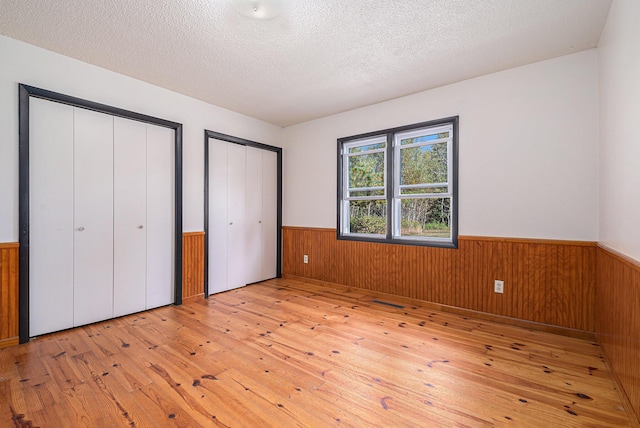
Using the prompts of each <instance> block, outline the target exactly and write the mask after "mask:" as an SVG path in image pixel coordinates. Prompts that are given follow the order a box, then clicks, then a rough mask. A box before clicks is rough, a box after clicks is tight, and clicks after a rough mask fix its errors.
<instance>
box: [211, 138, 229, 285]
mask: <svg viewBox="0 0 640 428" xmlns="http://www.w3.org/2000/svg"><path fill="white" fill-rule="evenodd" d="M208 144H209V159H208V161H209V229H208V230H209V248H208V258H209V260H208V263H209V277H208V278H209V294H214V293H220V292H221V291H225V290H227V288H228V287H227V283H228V275H227V271H228V263H229V257H228V254H227V241H228V233H229V222H228V221H227V210H228V206H229V205H228V203H227V198H228V184H229V179H228V176H227V174H228V171H229V168H228V164H227V157H228V152H229V150H228V146H229V143H227V142H224V141H220V140H215V139H213V138H210V139H209V143H208Z"/></svg>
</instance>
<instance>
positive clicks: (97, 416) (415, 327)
mask: <svg viewBox="0 0 640 428" xmlns="http://www.w3.org/2000/svg"><path fill="white" fill-rule="evenodd" d="M372 299H373V298H372V297H371V296H367V295H364V294H359V293H355V292H347V293H345V292H342V291H338V290H333V289H328V288H323V287H320V286H317V285H311V284H305V283H302V282H298V281H293V280H272V281H267V282H264V283H260V284H254V285H250V286H247V287H245V288H242V289H239V290H234V291H230V292H226V293H222V294H219V295H216V296H213V297H212V298H210V299H209V300H208V301H206V300H204V299H199V300H196V301H190V302H188V303H186V304H184V305H183V306H180V307H165V308H160V309H155V310H152V311H148V312H144V313H140V314H136V315H131V316H127V317H123V318H119V319H116V320H111V321H107V322H103V323H99V324H94V325H90V326H86V327H81V328H77V329H73V330H69V331H65V332H61V333H56V334H51V335H47V336H43V337H41V338H39V339H36V340H33V341H31V342H30V343H28V344H25V345H20V346H17V347H14V348H9V349H6V350H4V351H0V406H1V407H0V426H3V427H4V426H7V427H9V426H14V427H31V426H33V427H36V426H39V427H81V426H87V427H117V426H147V427H158V426H193V427H198V426H233V427H237V426H246V427H268V426H276V427H290V426H305V427H330V426H336V427H338V426H340V427H341V426H349V427H351V426H352V427H374V426H375V427H402V426H407V427H439V426H442V427H451V426H471V427H476V426H513V427H526V426H531V427H560V426H561V427H585V426H602V427H606V426H615V427H620V426H631V420H629V419H627V415H626V414H625V412H624V410H623V406H622V404H621V401H620V399H619V396H618V393H617V391H616V390H615V386H614V382H613V381H612V378H611V374H610V373H609V371H608V369H607V367H606V365H605V364H604V362H603V361H602V358H601V349H600V347H599V346H598V345H597V344H594V343H591V342H589V341H584V340H579V339H572V338H567V337H562V336H556V335H552V334H549V333H541V332H533V331H529V330H525V329H521V328H517V327H511V326H506V325H501V324H494V323H490V322H486V321H479V320H474V319H467V318H464V317H462V316H459V315H453V314H449V313H442V312H436V311H433V310H429V309H426V308H421V307H414V306H411V305H409V306H406V307H405V308H404V309H398V308H394V307H390V306H385V305H381V304H377V303H373V302H372Z"/></svg>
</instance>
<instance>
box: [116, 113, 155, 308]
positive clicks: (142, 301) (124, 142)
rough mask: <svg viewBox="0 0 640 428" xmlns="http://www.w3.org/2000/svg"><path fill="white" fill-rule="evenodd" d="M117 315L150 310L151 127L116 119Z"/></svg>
mask: <svg viewBox="0 0 640 428" xmlns="http://www.w3.org/2000/svg"><path fill="white" fill-rule="evenodd" d="M114 121H115V123H114V140H113V141H114V147H113V149H114V150H113V153H114V159H113V169H114V171H115V173H114V204H113V213H114V219H115V221H114V224H113V233H114V247H115V248H114V258H115V260H114V264H113V277H114V281H113V315H114V316H116V317H117V316H120V315H125V314H130V313H134V312H139V311H143V310H144V309H145V308H146V287H145V286H144V285H145V284H146V282H147V258H146V254H147V228H146V225H147V204H146V199H147V180H146V170H145V169H146V164H147V127H146V125H145V124H144V123H141V122H136V121H133V120H127V119H123V118H120V117H116V118H114Z"/></svg>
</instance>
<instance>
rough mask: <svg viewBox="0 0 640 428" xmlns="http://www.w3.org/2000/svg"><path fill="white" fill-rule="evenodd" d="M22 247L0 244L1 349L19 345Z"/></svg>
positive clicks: (13, 244)
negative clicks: (19, 290) (19, 293)
mask: <svg viewBox="0 0 640 428" xmlns="http://www.w3.org/2000/svg"><path fill="white" fill-rule="evenodd" d="M19 249H20V245H19V244H18V243H17V242H16V243H13V242H12V243H0V349H2V348H5V347H8V346H13V345H17V344H18V260H19Z"/></svg>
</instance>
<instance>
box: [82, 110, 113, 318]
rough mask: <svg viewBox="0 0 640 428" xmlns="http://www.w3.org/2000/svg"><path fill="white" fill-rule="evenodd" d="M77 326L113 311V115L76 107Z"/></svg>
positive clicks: (110, 313)
mask: <svg viewBox="0 0 640 428" xmlns="http://www.w3.org/2000/svg"><path fill="white" fill-rule="evenodd" d="M74 157H75V159H74V199H75V203H74V216H75V219H74V257H73V260H74V325H75V326H78V325H83V324H88V323H92V322H95V321H100V320H104V319H108V318H111V317H112V316H113V117H112V116H108V115H105V114H101V113H96V112H93V111H90V110H85V109H81V108H74Z"/></svg>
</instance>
